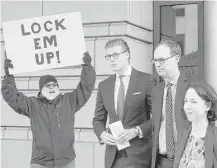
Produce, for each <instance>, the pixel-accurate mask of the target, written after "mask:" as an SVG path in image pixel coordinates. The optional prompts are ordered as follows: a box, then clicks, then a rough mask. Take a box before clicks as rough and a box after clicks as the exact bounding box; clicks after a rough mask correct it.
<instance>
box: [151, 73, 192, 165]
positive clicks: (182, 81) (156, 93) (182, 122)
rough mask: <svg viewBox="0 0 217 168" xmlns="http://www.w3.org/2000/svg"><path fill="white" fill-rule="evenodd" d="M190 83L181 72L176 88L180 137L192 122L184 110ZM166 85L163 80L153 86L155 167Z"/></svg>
mask: <svg viewBox="0 0 217 168" xmlns="http://www.w3.org/2000/svg"><path fill="white" fill-rule="evenodd" d="M189 83H190V81H189V80H187V78H186V76H185V75H184V74H183V73H182V72H181V73H180V76H179V79H178V81H177V88H176V97H175V120H176V121H175V122H176V128H177V132H178V138H179V137H180V135H181V134H182V133H183V132H184V130H185V128H186V126H188V125H189V124H190V122H189V121H188V120H187V117H186V115H185V113H184V112H183V111H182V107H183V100H184V97H185V92H186V90H187V87H188V84H189ZM164 86H165V82H164V81H163V80H161V81H160V82H159V84H158V86H157V87H155V88H153V90H152V94H153V103H152V109H153V111H152V131H153V132H152V137H153V138H152V139H153V148H152V168H155V164H156V161H157V156H158V155H157V154H158V146H159V131H160V124H161V115H162V105H163V95H164Z"/></svg>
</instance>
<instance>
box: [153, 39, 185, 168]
mask: <svg viewBox="0 0 217 168" xmlns="http://www.w3.org/2000/svg"><path fill="white" fill-rule="evenodd" d="M180 58H181V48H180V46H179V45H178V44H177V43H176V42H174V41H170V40H164V41H162V42H161V43H159V44H158V46H157V47H156V49H155V51H154V58H153V59H152V63H153V64H154V65H155V68H156V71H157V73H158V74H159V76H160V79H161V80H160V82H159V84H158V86H157V87H155V88H154V89H153V91H152V95H153V103H152V107H153V108H152V122H153V125H152V126H153V133H152V134H153V136H152V137H153V148H152V168H155V167H157V168H172V166H173V160H174V151H175V144H176V142H177V139H179V137H180V135H181V134H182V133H183V131H184V130H185V128H186V127H187V126H188V124H189V121H188V120H187V117H186V115H185V113H184V112H183V111H182V107H183V100H184V96H185V92H186V89H187V86H188V84H189V80H188V79H187V78H186V76H185V75H184V74H183V73H182V72H180V71H179V67H178V63H179V61H180Z"/></svg>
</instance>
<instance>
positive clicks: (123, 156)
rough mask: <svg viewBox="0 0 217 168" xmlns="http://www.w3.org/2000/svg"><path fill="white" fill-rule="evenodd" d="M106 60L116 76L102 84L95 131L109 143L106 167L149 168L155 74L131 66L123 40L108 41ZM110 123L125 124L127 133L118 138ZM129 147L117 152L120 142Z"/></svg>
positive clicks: (94, 123)
mask: <svg viewBox="0 0 217 168" xmlns="http://www.w3.org/2000/svg"><path fill="white" fill-rule="evenodd" d="M105 49H106V54H107V55H106V56H105V59H106V60H108V62H109V63H110V65H111V68H112V70H113V71H114V72H115V74H114V75H112V76H111V77H109V78H108V79H106V80H104V81H102V82H101V83H100V84H99V88H98V94H97V102H96V109H95V116H94V118H93V127H94V131H95V133H96V135H97V137H98V139H99V141H100V142H101V143H104V144H106V153H105V168H149V167H150V163H151V154H150V153H151V124H150V123H151V122H150V121H149V119H150V112H151V94H150V93H151V87H152V82H151V81H152V80H151V79H152V75H150V74H147V73H143V72H140V71H137V70H135V69H134V68H132V67H131V66H130V49H129V47H128V45H127V43H126V42H125V41H124V40H122V39H114V40H111V41H109V42H107V44H106V46H105ZM107 116H109V123H110V124H111V123H114V122H116V121H118V120H121V121H122V124H123V127H124V131H123V132H122V133H120V134H119V136H117V137H116V138H115V137H114V136H113V135H112V134H111V132H110V130H106V121H107ZM125 141H129V143H130V146H129V147H127V148H125V149H123V150H120V151H119V150H117V146H116V145H117V142H118V143H123V142H125Z"/></svg>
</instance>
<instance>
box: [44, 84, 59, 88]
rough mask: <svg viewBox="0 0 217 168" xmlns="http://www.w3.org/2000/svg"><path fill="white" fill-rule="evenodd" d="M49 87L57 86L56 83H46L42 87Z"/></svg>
mask: <svg viewBox="0 0 217 168" xmlns="http://www.w3.org/2000/svg"><path fill="white" fill-rule="evenodd" d="M51 86H52V87H54V88H55V87H57V86H58V84H57V83H47V84H45V85H44V87H46V88H50V87H51Z"/></svg>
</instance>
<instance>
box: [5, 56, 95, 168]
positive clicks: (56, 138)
mask: <svg viewBox="0 0 217 168" xmlns="http://www.w3.org/2000/svg"><path fill="white" fill-rule="evenodd" d="M91 60H92V59H91V57H90V55H89V53H88V52H86V53H85V54H84V57H83V62H84V64H82V73H81V80H80V82H79V84H78V85H77V88H76V89H75V90H74V91H73V92H69V93H65V94H63V95H62V94H61V93H60V90H59V85H58V82H57V80H56V78H55V77H53V76H51V75H45V76H42V77H41V78H40V80H39V89H40V92H39V94H38V97H34V96H33V97H27V96H25V95H24V94H23V93H21V92H19V91H18V90H17V88H16V84H15V80H14V77H13V75H9V71H8V68H12V67H13V65H12V64H11V62H10V60H8V59H6V60H5V73H6V76H5V79H4V80H3V81H2V95H3V98H4V100H5V101H6V102H7V103H8V105H9V106H10V107H11V108H13V109H14V110H15V111H16V112H17V113H19V114H22V115H25V116H27V117H28V118H30V123H31V130H32V134H33V143H32V159H31V168H56V167H60V168H74V166H75V165H74V164H75V163H74V159H75V151H74V117H75V113H76V112H77V111H78V110H79V109H81V108H82V107H83V106H84V104H85V103H86V102H87V101H88V99H89V97H90V96H91V93H92V91H93V89H94V85H95V78H96V77H95V76H96V74H95V70H94V69H93V67H92V66H91Z"/></svg>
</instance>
